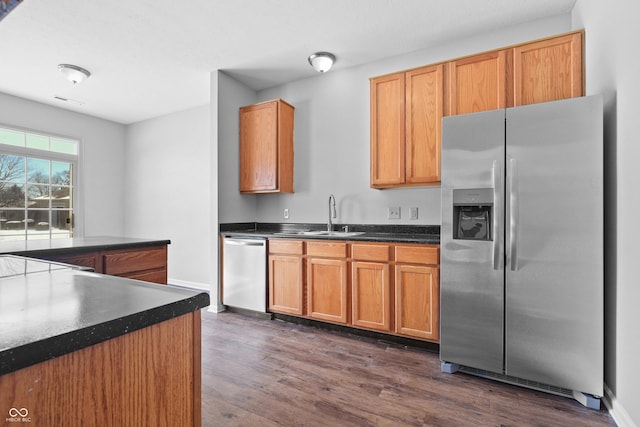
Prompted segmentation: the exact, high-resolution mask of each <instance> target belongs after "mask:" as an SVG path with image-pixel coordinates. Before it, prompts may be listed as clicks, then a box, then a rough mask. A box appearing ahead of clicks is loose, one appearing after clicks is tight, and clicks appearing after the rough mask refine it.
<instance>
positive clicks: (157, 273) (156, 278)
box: [118, 268, 167, 285]
mask: <svg viewBox="0 0 640 427" xmlns="http://www.w3.org/2000/svg"><path fill="white" fill-rule="evenodd" d="M118 276H120V277H126V278H128V279H136V280H142V281H144V282H151V283H158V284H160V285H166V284H167V269H166V268H162V269H159V270H150V271H142V272H134V273H123V274H119V275H118Z"/></svg>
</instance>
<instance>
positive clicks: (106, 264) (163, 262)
mask: <svg viewBox="0 0 640 427" xmlns="http://www.w3.org/2000/svg"><path fill="white" fill-rule="evenodd" d="M100 256H101V257H102V272H103V273H104V274H110V275H112V276H120V277H127V278H129V279H137V280H145V281H147V282H154V283H162V284H166V283H167V247H166V246H162V247H153V248H146V249H144V250H139V249H126V250H121V251H108V252H103V253H101V254H100Z"/></svg>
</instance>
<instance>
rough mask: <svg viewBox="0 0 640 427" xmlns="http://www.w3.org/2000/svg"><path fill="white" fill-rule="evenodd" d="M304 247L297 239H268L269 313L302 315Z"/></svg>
mask: <svg viewBox="0 0 640 427" xmlns="http://www.w3.org/2000/svg"><path fill="white" fill-rule="evenodd" d="M303 245H304V243H303V242H302V241H300V240H295V241H293V240H275V239H272V240H269V310H270V311H275V312H278V313H285V314H294V315H297V316H302V315H304V314H305V305H304V300H305V299H304V288H303V260H302V253H303Z"/></svg>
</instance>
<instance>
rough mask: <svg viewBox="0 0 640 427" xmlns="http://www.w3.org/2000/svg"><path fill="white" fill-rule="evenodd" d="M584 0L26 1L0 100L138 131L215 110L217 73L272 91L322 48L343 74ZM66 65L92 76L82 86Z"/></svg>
mask: <svg viewBox="0 0 640 427" xmlns="http://www.w3.org/2000/svg"><path fill="white" fill-rule="evenodd" d="M575 1H576V0H190V1H184V2H179V1H173V0H133V1H95V0H94V1H88V0H54V1H52V0H25V1H23V2H22V3H21V4H20V5H19V6H17V7H16V8H15V9H14V10H13V12H11V13H10V14H9V15H8V16H6V17H5V18H4V19H3V20H1V21H0V40H1V46H2V48H1V50H0V92H4V93H7V94H11V95H16V96H19V97H23V98H27V99H32V100H35V101H39V102H43V103H46V104H51V105H56V106H58V107H62V108H66V109H69V110H74V111H79V112H83V113H86V114H90V115H93V116H97V117H101V118H105V119H109V120H113V121H116V122H119V123H124V124H128V123H133V122H137V121H140V120H144V119H148V118H151V117H156V116H160V115H163V114H168V113H171V112H175V111H180V110H183V109H186V108H190V107H195V106H200V105H205V104H208V103H209V97H210V92H209V79H210V73H211V71H213V70H223V71H225V72H227V73H228V74H230V75H232V76H234V77H235V78H237V79H238V80H240V81H243V82H244V83H245V84H247V85H248V86H250V87H252V88H254V89H256V90H258V89H264V88H267V87H272V86H276V85H279V84H282V83H286V82H290V81H294V80H298V79H302V78H307V77H312V76H315V74H316V72H315V71H314V70H313V69H312V68H311V67H310V66H309V64H308V63H307V57H308V56H309V55H310V54H311V53H313V52H316V51H320V50H326V51H330V52H332V53H334V54H335V55H336V56H337V58H338V60H337V62H336V65H335V66H334V69H335V70H339V69H341V68H346V67H351V66H354V65H357V64H362V63H367V62H371V61H374V60H377V59H381V58H384V57H389V56H394V55H398V54H401V53H406V52H411V51H415V50H419V49H424V48H427V47H429V46H432V45H434V44H436V43H441V42H443V41H449V40H453V39H455V38H460V37H465V36H468V35H470V34H474V33H478V32H482V31H488V30H490V29H492V28H499V27H505V26H509V25H515V24H518V23H522V22H526V21H531V20H534V19H539V18H543V17H547V16H552V15H557V14H561V13H565V12H568V11H570V10H571V9H572V7H573V5H574V3H575ZM60 63H69V64H75V65H78V66H81V67H83V68H86V69H88V70H89V71H91V73H92V75H91V77H90V78H89V79H88V80H86V81H85V82H84V83H82V84H78V85H75V86H74V85H72V84H71V83H69V82H67V81H66V80H64V79H63V77H62V75H61V74H60V73H59V72H58V69H57V65H58V64H60ZM54 96H60V97H63V98H68V99H72V100H76V101H80V102H82V105H78V104H75V103H74V102H71V101H69V102H63V101H59V100H56V99H54ZM1 116H2V112H0V121H1Z"/></svg>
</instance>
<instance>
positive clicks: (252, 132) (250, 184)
mask: <svg viewBox="0 0 640 427" xmlns="http://www.w3.org/2000/svg"><path fill="white" fill-rule="evenodd" d="M277 132H278V105H277V103H276V102H265V103H261V104H256V105H251V106H248V107H243V108H241V109H240V192H249V193H251V192H255V191H275V190H276V189H277V175H276V174H277V166H278V145H277V137H278V134H277Z"/></svg>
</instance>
